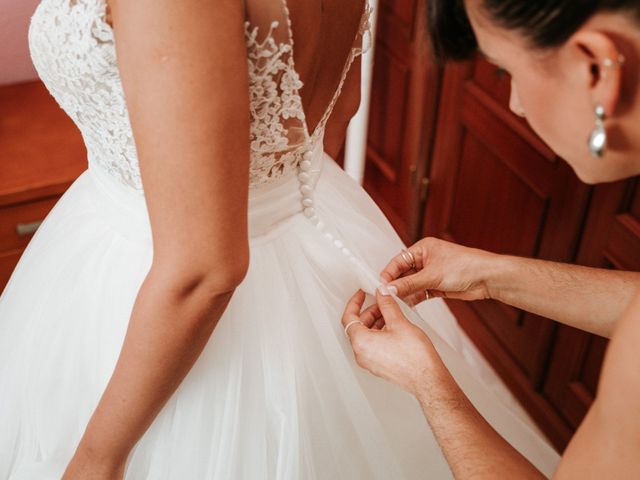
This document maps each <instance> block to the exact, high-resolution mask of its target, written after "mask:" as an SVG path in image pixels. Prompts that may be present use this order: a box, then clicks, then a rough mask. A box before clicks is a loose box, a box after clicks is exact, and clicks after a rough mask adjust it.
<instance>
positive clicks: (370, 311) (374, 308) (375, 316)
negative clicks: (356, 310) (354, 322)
mask: <svg viewBox="0 0 640 480" xmlns="http://www.w3.org/2000/svg"><path fill="white" fill-rule="evenodd" d="M380 317H382V314H381V313H380V308H379V307H378V305H376V304H373V305H371V306H370V307H368V308H367V309H365V311H364V312H362V313H361V314H360V321H361V322H362V323H364V325H365V326H366V327H367V328H372V327H373V326H374V325H375V323H376V322H377V321H378V320H379V319H380Z"/></svg>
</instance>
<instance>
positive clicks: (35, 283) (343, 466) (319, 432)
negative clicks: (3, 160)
mask: <svg viewBox="0 0 640 480" xmlns="http://www.w3.org/2000/svg"><path fill="white" fill-rule="evenodd" d="M316 157H318V158H317V159H316V163H317V164H318V165H319V167H320V170H321V173H320V174H319V179H318V180H317V185H316V188H315V198H316V205H317V210H318V212H319V214H320V216H321V217H322V218H323V220H324V221H325V223H326V224H327V231H330V232H332V233H333V234H334V236H335V237H336V238H339V239H340V240H341V241H342V242H343V243H344V244H345V245H346V246H347V248H349V249H350V251H351V252H352V254H353V256H355V257H356V258H357V259H358V262H356V263H354V262H352V261H349V260H348V259H347V257H346V256H345V255H344V254H343V252H342V251H341V249H340V248H338V247H337V246H336V245H335V243H334V242H333V241H332V240H330V239H328V238H326V237H325V236H324V234H322V233H321V232H319V231H318V229H316V228H315V227H314V226H313V225H312V224H311V223H310V222H309V221H308V219H307V218H305V216H304V215H303V214H302V212H301V207H300V198H299V195H300V194H299V192H298V184H297V179H295V178H288V179H283V180H281V181H278V182H276V183H274V184H272V185H270V186H268V187H260V188H257V189H255V190H253V191H252V192H251V198H250V215H249V221H250V232H251V243H250V245H251V261H250V267H249V272H248V274H247V277H246V279H245V280H244V282H243V283H242V285H241V286H240V287H239V288H238V289H237V290H236V292H235V294H234V296H233V299H232V301H231V302H230V304H229V306H228V308H227V310H226V311H225V313H224V315H223V316H222V318H221V319H220V322H219V324H218V326H217V327H216V329H215V331H214V333H213V335H212V337H211V339H210V340H209V342H208V344H207V346H206V348H205V350H204V352H203V353H202V355H201V357H200V358H199V359H198V360H197V362H196V364H195V366H194V367H193V369H192V370H191V371H190V372H189V374H188V375H187V377H186V378H185V380H184V381H183V382H182V384H181V385H180V386H179V388H178V390H177V391H176V393H175V394H174V395H173V396H172V397H171V399H170V400H169V402H168V403H167V404H166V405H165V407H164V408H163V409H162V411H161V412H160V414H159V415H158V416H157V418H156V419H155V421H154V422H153V424H152V425H151V427H150V428H149V430H148V431H147V432H146V433H145V435H144V436H143V437H142V439H141V440H140V441H139V442H138V443H137V445H136V446H135V448H134V450H133V451H132V453H131V455H130V457H129V460H128V464H127V470H126V479H127V480H161V479H167V480H168V479H175V480H178V479H179V480H183V479H186V480H200V479H207V480H209V479H211V480H223V479H225V480H242V479H246V480H262V479H265V480H266V479H273V480H289V479H291V480H293V479H296V480H299V479H304V480H307V479H309V480H311V479H332V480H334V479H345V480H347V479H348V480H358V479H363V480H364V479H366V480H375V479H380V480H390V479H393V480H400V479H421V480H424V479H427V478H433V479H441V478H451V473H450V470H449V468H448V466H447V464H446V461H445V459H444V457H443V455H442V453H441V451H440V448H439V447H438V445H437V443H436V441H435V440H434V437H433V435H432V433H431V431H430V430H429V427H428V424H427V423H426V421H425V420H424V417H423V415H422V412H421V410H420V407H419V405H418V403H417V402H416V400H415V399H414V398H412V397H411V396H409V395H408V394H406V393H405V392H403V391H401V390H400V389H398V388H397V387H395V386H394V385H391V384H389V383H387V382H385V381H383V380H380V379H378V378H375V377H373V376H371V375H370V374H368V373H367V372H365V371H363V370H362V369H360V368H359V367H358V366H357V364H356V363H355V361H354V358H353V353H352V351H351V348H350V346H349V343H348V341H347V339H346V337H345V335H344V332H343V330H342V326H341V324H340V317H341V314H342V311H343V309H344V306H345V303H346V301H347V300H348V298H349V297H350V296H351V295H352V294H353V293H354V292H355V291H356V290H357V289H358V288H365V289H366V290H367V291H369V292H372V291H373V289H374V288H375V287H376V283H378V280H377V272H380V271H381V269H382V268H383V267H384V265H385V264H386V262H387V261H388V260H389V259H390V258H391V257H392V256H393V255H395V254H397V253H398V252H399V251H400V249H401V248H402V247H403V245H402V243H401V241H400V240H399V238H398V237H397V235H396V234H395V232H394V231H393V229H392V228H391V226H390V225H389V223H388V222H387V220H386V219H385V217H384V216H383V214H382V213H381V212H380V210H379V209H378V208H377V206H376V205H375V204H374V203H373V202H372V201H371V199H370V198H369V196H368V195H367V194H366V193H365V192H364V191H363V190H362V188H361V187H360V186H359V185H357V184H356V183H355V182H354V181H352V180H351V179H350V178H349V177H348V176H347V175H346V174H345V173H344V172H343V171H342V170H340V169H339V168H338V167H337V166H336V165H335V164H334V163H333V161H332V160H331V159H330V158H329V157H328V156H326V155H325V154H323V153H322V152H321V154H320V155H316ZM152 253H153V246H152V243H151V236H150V228H149V220H148V216H147V213H146V208H145V202H144V197H143V196H142V195H139V194H137V193H135V192H133V191H131V190H128V189H127V188H125V187H123V186H121V185H120V184H118V183H117V182H116V181H114V180H113V179H111V178H110V177H108V176H107V175H106V174H104V173H102V172H101V171H99V170H96V169H94V168H93V167H90V168H89V169H88V170H87V171H85V172H84V173H83V174H82V175H81V176H80V177H79V178H78V179H77V180H76V181H75V183H73V185H72V186H71V187H70V188H69V189H68V191H67V192H66V193H65V194H64V195H63V197H62V198H61V199H60V201H59V202H58V203H57V204H56V206H55V208H54V209H53V211H52V212H51V213H50V214H49V215H48V217H47V218H46V220H45V221H44V223H43V224H42V225H41V227H40V228H39V230H38V231H37V233H36V235H35V236H34V238H33V239H32V241H31V242H30V244H29V245H28V247H27V249H26V251H25V253H24V254H23V256H22V258H21V260H20V262H19V264H18V266H17V268H16V269H15V271H14V273H13V276H12V277H11V279H10V281H9V283H8V285H7V287H6V289H5V291H4V292H3V294H2V296H1V297H0V479H10V480H25V479H34V480H35V479H38V480H54V479H59V478H60V477H61V475H62V472H63V471H64V468H65V466H66V465H67V463H68V462H69V460H70V459H71V457H72V455H73V452H74V450H75V448H76V446H77V444H78V441H79V439H80V437H81V436H82V433H83V431H84V428H85V427H86V424H87V422H88V420H89V418H90V416H91V414H92V412H93V410H94V409H95V407H96V405H97V402H98V400H99V398H100V396H101V394H102V392H103V390H104V388H105V386H106V384H107V382H108V380H109V378H110V376H111V374H112V372H113V368H114V366H115V363H116V359H117V357H118V354H119V351H120V348H121V345H122V342H123V339H124V335H125V332H126V328H127V324H128V322H129V317H130V314H131V310H132V307H133V303H134V300H135V298H136V295H137V293H138V290H139V288H140V285H141V283H142V281H143V280H144V278H145V276H146V274H147V273H148V271H149V268H150V265H151V259H152ZM230 254H232V252H231V253H230ZM405 309H406V308H405ZM406 310H407V314H408V315H410V316H411V318H412V319H413V320H414V321H415V322H416V323H418V324H419V325H420V326H421V327H422V328H423V329H425V330H426V331H427V332H428V333H429V335H430V336H431V337H432V338H433V339H434V342H435V344H436V346H437V348H438V349H439V351H440V352H441V354H442V356H443V358H444V360H445V362H446V363H447V365H448V366H449V367H450V368H451V369H452V371H453V373H454V375H455V376H456V378H457V379H458V380H459V383H460V384H461V385H462V387H463V389H465V391H466V392H467V393H468V394H469V395H470V396H471V397H472V399H473V400H474V402H475V403H476V405H477V406H478V407H479V408H480V410H481V412H482V413H483V414H484V415H485V416H486V417H487V418H488V419H490V420H491V421H492V423H493V424H494V426H496V428H497V429H498V431H500V432H501V433H503V434H504V435H505V436H506V437H507V438H508V439H509V440H510V441H511V442H512V443H513V444H514V445H516V447H517V448H518V449H519V450H520V451H521V452H523V453H524V454H525V456H527V457H528V458H529V459H530V460H531V461H533V462H534V463H535V464H536V465H537V466H538V467H539V468H540V469H541V470H542V471H543V472H544V473H545V474H547V475H550V474H551V473H552V472H553V470H554V469H555V466H556V464H557V462H558V455H557V454H556V453H555V452H554V451H553V450H552V449H551V448H550V447H549V446H548V444H547V443H546V442H545V441H544V440H543V439H541V437H540V436H539V434H537V433H536V432H535V431H534V430H532V429H531V428H530V427H529V426H528V425H527V424H526V423H525V422H523V421H522V420H521V418H520V417H519V415H517V414H514V413H513V409H512V408H510V407H509V406H508V404H507V403H505V402H504V401H503V400H504V398H505V397H504V395H501V394H496V392H500V391H501V390H500V389H503V387H502V386H501V385H499V384H498V382H496V381H495V378H494V377H493V376H492V375H493V374H492V373H491V372H490V371H489V369H487V367H486V364H484V363H483V361H482V359H481V358H480V356H479V355H478V353H477V351H476V350H475V349H474V347H473V346H472V345H471V344H470V342H469V341H468V339H467V338H466V337H465V336H464V334H463V333H461V331H460V330H459V328H458V326H457V324H456V322H455V319H454V318H453V316H452V315H451V313H450V311H449V310H448V308H447V307H446V305H445V304H444V303H443V302H442V301H441V300H431V301H428V302H425V303H424V304H422V305H421V306H419V308H418V309H417V312H418V313H419V316H418V315H417V314H416V312H415V311H410V310H408V309H406Z"/></svg>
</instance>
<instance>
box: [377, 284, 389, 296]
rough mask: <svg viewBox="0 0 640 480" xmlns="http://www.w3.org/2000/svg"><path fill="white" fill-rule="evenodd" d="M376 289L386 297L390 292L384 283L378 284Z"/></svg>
mask: <svg viewBox="0 0 640 480" xmlns="http://www.w3.org/2000/svg"><path fill="white" fill-rule="evenodd" d="M378 291H379V292H380V293H381V294H382V295H384V296H385V297H388V296H389V295H391V293H390V292H389V289H388V288H387V287H386V286H385V285H380V286H379V287H378Z"/></svg>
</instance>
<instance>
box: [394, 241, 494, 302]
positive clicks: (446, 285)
mask: <svg viewBox="0 0 640 480" xmlns="http://www.w3.org/2000/svg"><path fill="white" fill-rule="evenodd" d="M409 252H411V254H413V258H414V259H415V266H414V265H410V264H409V263H408V262H407V259H406V258H403V255H402V254H398V255H397V256H396V257H394V258H393V259H392V260H391V261H390V262H389V264H388V265H387V266H386V267H385V269H384V270H383V271H382V273H381V277H382V278H383V279H384V280H385V281H387V282H389V285H388V287H389V288H390V290H391V291H393V292H394V293H396V294H397V295H398V296H399V297H400V298H402V299H404V300H405V301H406V302H407V303H408V304H410V305H415V304H417V303H420V302H422V301H424V300H426V299H428V298H432V297H445V298H454V299H460V300H484V299H487V298H492V295H491V289H490V286H489V278H490V274H491V272H493V271H496V270H497V268H496V267H497V266H496V261H497V260H498V259H499V258H500V255H496V254H493V253H489V252H485V251H483V250H478V249H475V248H468V247H463V246H461V245H456V244H455V243H450V242H446V241H444V240H439V239H437V238H425V239H423V240H420V241H419V242H418V243H416V244H415V245H413V246H411V247H410V248H409ZM405 257H406V255H405Z"/></svg>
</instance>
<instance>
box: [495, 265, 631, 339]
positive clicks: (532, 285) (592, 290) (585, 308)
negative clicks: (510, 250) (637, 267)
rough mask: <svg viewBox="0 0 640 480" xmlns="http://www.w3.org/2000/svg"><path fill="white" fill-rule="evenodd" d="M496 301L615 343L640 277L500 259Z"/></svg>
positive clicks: (496, 275) (572, 266)
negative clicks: (617, 327)
mask: <svg viewBox="0 0 640 480" xmlns="http://www.w3.org/2000/svg"><path fill="white" fill-rule="evenodd" d="M488 277H489V278H488V280H487V288H488V290H489V292H490V295H491V297H492V298H494V299H496V300H499V301H501V302H503V303H507V304H509V305H512V306H514V307H517V308H521V309H522V310H526V311H528V312H532V313H535V314H537V315H541V316H543V317H547V318H551V319H553V320H556V321H559V322H561V323H564V324H566V325H570V326H573V327H576V328H579V329H581V330H586V331H589V332H592V333H595V334H598V335H601V336H604V337H610V336H611V334H612V332H613V330H614V328H615V326H616V324H617V322H618V319H619V318H621V316H622V314H623V312H624V310H625V309H626V307H627V305H629V303H630V302H631V299H632V298H633V297H634V295H635V293H636V291H637V289H638V287H640V274H638V273H635V272H622V271H616V270H605V269H599V268H589V267H583V266H578V265H568V264H564V263H556V262H548V261H544V260H534V259H528V258H519V257H511V256H500V257H497V259H496V260H495V262H494V265H493V266H492V268H490V269H489V273H488Z"/></svg>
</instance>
